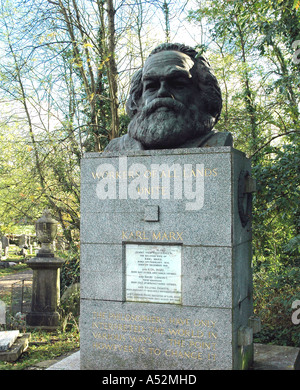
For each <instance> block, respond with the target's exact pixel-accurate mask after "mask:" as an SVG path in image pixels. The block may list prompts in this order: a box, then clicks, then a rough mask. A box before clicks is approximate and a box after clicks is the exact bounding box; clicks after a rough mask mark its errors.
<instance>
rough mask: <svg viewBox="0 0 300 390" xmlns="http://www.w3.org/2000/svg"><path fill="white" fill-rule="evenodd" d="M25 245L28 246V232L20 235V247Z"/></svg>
mask: <svg viewBox="0 0 300 390" xmlns="http://www.w3.org/2000/svg"><path fill="white" fill-rule="evenodd" d="M24 246H26V247H27V236H26V234H21V235H20V237H19V247H20V248H23V247H24Z"/></svg>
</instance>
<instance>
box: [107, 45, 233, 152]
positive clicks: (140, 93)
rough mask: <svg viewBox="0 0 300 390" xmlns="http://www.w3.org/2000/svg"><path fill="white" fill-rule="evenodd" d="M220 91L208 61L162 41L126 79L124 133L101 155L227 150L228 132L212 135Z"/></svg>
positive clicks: (229, 141)
mask: <svg viewBox="0 0 300 390" xmlns="http://www.w3.org/2000/svg"><path fill="white" fill-rule="evenodd" d="M221 109H222V96H221V90H220V87H219V84H218V81H217V79H216V77H215V76H214V74H213V72H212V70H211V67H210V65H209V63H208V61H207V60H206V59H205V58H204V57H203V56H200V55H198V53H197V52H196V51H195V50H194V49H193V48H191V47H188V46H185V45H182V44H177V43H174V44H172V43H164V44H162V45H159V46H158V47H157V48H156V49H154V50H153V51H152V52H151V53H150V55H149V57H148V58H147V60H146V62H145V65H144V67H143V69H140V70H139V71H138V72H137V73H136V74H135V75H134V76H133V78H132V80H131V89H130V96H129V99H128V101H127V104H126V110H127V113H128V115H129V117H130V119H131V121H130V124H129V126H128V133H127V134H125V135H124V136H122V137H120V138H115V139H113V140H111V142H110V143H109V144H108V146H107V147H106V149H105V152H106V151H126V150H149V149H170V148H189V147H205V146H232V136H231V134H230V133H225V132H216V131H213V130H212V129H213V127H214V125H215V124H216V123H217V121H218V119H219V117H220V113H221Z"/></svg>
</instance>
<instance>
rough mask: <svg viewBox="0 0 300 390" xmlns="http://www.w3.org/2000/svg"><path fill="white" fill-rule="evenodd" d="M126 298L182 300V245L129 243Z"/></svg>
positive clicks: (158, 300)
mask: <svg viewBox="0 0 300 390" xmlns="http://www.w3.org/2000/svg"><path fill="white" fill-rule="evenodd" d="M126 301H131V302H153V303H154V302H156V303H173V304H180V303H181V245H141V244H137V245H136V244H127V245H126Z"/></svg>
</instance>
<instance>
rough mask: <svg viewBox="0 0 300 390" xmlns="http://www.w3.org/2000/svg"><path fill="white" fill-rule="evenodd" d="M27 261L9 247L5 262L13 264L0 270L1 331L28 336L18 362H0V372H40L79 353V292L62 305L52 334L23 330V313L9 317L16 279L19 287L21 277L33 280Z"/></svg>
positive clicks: (24, 325) (29, 281) (12, 247)
mask: <svg viewBox="0 0 300 390" xmlns="http://www.w3.org/2000/svg"><path fill="white" fill-rule="evenodd" d="M30 257H32V256H30ZM28 259H29V257H27V258H26V259H24V258H23V256H21V255H18V254H17V247H14V246H10V249H9V256H8V258H7V259H6V260H5V261H6V262H13V263H15V265H13V266H11V267H8V268H0V301H2V302H4V303H5V305H6V308H7V311H6V324H5V325H1V324H0V330H16V329H18V330H19V331H20V333H30V340H29V345H28V348H27V350H26V351H24V352H23V353H22V354H21V356H20V357H19V359H18V360H17V361H14V362H5V361H0V370H42V369H45V368H47V367H48V366H49V365H51V364H53V363H54V362H55V361H56V360H59V359H60V358H62V357H65V356H66V355H68V354H69V353H72V352H75V351H77V350H79V306H77V304H78V302H79V292H78V293H77V294H76V293H73V294H72V295H71V296H70V297H69V299H68V300H67V301H65V302H61V305H60V315H61V321H60V327H59V328H58V329H57V330H55V331H43V330H37V329H26V324H25V316H24V314H23V315H20V314H15V315H12V313H11V306H12V303H14V302H13V300H14V298H13V296H12V294H13V293H14V289H13V288H14V285H15V284H16V285H17V284H18V279H19V284H20V281H22V280H23V279H24V278H25V280H26V281H27V282H28V283H29V284H30V283H31V280H32V270H31V269H30V268H29V266H28V265H27V264H26V260H28ZM8 279H12V280H8ZM1 281H3V282H2V283H1ZM4 281H5V283H4ZM6 282H8V283H6ZM11 283H12V284H11ZM27 299H28V298H27ZM75 302H76V303H75ZM75 306H76V307H75Z"/></svg>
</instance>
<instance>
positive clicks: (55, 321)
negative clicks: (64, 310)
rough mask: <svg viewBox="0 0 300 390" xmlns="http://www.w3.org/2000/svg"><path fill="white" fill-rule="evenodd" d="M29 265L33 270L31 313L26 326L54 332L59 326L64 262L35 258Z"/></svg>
mask: <svg viewBox="0 0 300 390" xmlns="http://www.w3.org/2000/svg"><path fill="white" fill-rule="evenodd" d="M27 264H28V265H29V267H30V268H32V269H33V283H32V302H31V311H30V313H28V314H27V316H26V324H27V326H28V327H31V328H40V329H49V330H54V329H56V328H57V327H58V325H59V314H58V312H57V307H58V306H59V298H60V296H59V295H60V270H59V268H60V267H61V266H62V264H63V260H61V259H58V258H55V257H35V258H33V259H30V260H29V261H28V262H27Z"/></svg>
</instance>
